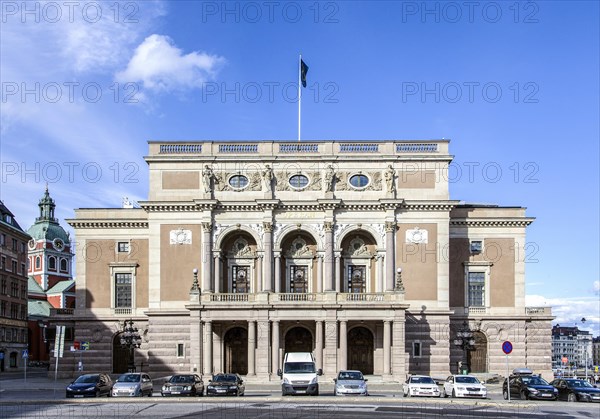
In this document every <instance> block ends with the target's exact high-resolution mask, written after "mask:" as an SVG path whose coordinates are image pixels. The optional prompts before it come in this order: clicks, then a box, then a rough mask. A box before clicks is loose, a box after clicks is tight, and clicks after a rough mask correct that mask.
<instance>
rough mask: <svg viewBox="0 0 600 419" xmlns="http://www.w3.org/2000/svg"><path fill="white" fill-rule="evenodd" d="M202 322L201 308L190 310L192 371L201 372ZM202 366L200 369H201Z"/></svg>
mask: <svg viewBox="0 0 600 419" xmlns="http://www.w3.org/2000/svg"><path fill="white" fill-rule="evenodd" d="M201 342H202V322H201V321H200V310H190V364H191V365H190V371H191V372H193V373H194V374H200V373H201V371H202V370H201V368H202V355H201V354H202V353H203V351H202V349H201V348H200V345H201ZM199 368H200V369H199Z"/></svg>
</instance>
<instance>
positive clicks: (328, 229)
mask: <svg viewBox="0 0 600 419" xmlns="http://www.w3.org/2000/svg"><path fill="white" fill-rule="evenodd" d="M323 229H324V230H325V231H326V232H328V233H329V232H332V231H333V222H332V221H325V222H323Z"/></svg>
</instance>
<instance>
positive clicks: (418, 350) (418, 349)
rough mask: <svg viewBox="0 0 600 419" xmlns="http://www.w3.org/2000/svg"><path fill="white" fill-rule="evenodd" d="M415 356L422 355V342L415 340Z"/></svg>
mask: <svg viewBox="0 0 600 419" xmlns="http://www.w3.org/2000/svg"><path fill="white" fill-rule="evenodd" d="M412 346H413V357H415V358H420V357H421V342H413V344H412Z"/></svg>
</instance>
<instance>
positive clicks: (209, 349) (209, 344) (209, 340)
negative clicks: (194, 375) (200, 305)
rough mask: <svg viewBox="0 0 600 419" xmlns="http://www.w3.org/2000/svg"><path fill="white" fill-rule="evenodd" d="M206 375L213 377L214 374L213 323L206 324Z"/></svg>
mask: <svg viewBox="0 0 600 419" xmlns="http://www.w3.org/2000/svg"><path fill="white" fill-rule="evenodd" d="M203 349H204V375H209V376H212V372H213V332H212V322H211V321H210V320H207V321H205V322H204V348H203Z"/></svg>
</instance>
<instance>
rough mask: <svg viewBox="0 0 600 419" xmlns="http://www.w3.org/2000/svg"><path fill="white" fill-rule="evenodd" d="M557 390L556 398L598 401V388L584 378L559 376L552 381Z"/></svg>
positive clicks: (599, 394)
mask: <svg viewBox="0 0 600 419" xmlns="http://www.w3.org/2000/svg"><path fill="white" fill-rule="evenodd" d="M550 384H552V385H553V386H554V387H556V389H557V390H558V399H559V400H567V401H569V402H597V403H600V388H596V387H594V386H592V385H591V384H590V383H588V382H587V381H585V380H581V379H577V378H559V379H556V380H554V381H552V382H551V383H550Z"/></svg>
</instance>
